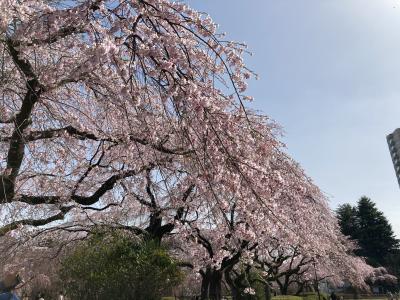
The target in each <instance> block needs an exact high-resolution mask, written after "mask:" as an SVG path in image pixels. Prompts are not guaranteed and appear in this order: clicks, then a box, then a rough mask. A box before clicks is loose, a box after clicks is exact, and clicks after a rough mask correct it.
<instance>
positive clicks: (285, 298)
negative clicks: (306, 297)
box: [272, 295, 303, 300]
mask: <svg viewBox="0 0 400 300" xmlns="http://www.w3.org/2000/svg"><path fill="white" fill-rule="evenodd" d="M272 300H303V297H299V296H289V295H281V296H274V297H272Z"/></svg>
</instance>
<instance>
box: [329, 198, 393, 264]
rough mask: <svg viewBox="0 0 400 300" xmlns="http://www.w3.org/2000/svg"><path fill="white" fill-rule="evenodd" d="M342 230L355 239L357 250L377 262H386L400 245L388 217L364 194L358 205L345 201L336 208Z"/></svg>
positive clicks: (361, 254) (360, 254) (359, 253)
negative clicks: (345, 202)
mask: <svg viewBox="0 0 400 300" xmlns="http://www.w3.org/2000/svg"><path fill="white" fill-rule="evenodd" d="M336 213H337V216H338V220H339V225H340V227H341V231H342V233H343V234H344V235H347V236H349V237H350V238H351V239H353V240H356V241H357V242H358V245H359V247H360V248H359V249H358V250H357V251H356V254H357V255H359V256H364V257H366V258H367V260H368V262H369V263H370V264H372V265H374V266H379V265H385V259H386V257H387V256H388V255H389V254H390V253H391V252H392V251H393V250H395V249H398V247H399V240H397V239H396V237H395V235H394V233H393V230H392V226H391V225H390V223H389V221H388V220H387V219H386V217H385V216H384V215H383V213H382V212H381V211H379V210H378V209H377V207H376V204H375V203H374V202H373V201H372V200H371V199H370V198H368V197H365V196H363V197H361V198H360V200H359V201H358V202H357V205H356V206H354V207H353V206H351V205H350V204H344V205H341V206H339V208H338V209H337V211H336Z"/></svg>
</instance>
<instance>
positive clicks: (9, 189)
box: [0, 40, 43, 202]
mask: <svg viewBox="0 0 400 300" xmlns="http://www.w3.org/2000/svg"><path fill="white" fill-rule="evenodd" d="M6 45H7V48H8V52H9V53H10V55H11V58H12V60H13V62H14V64H15V65H16V66H17V67H18V69H19V71H20V72H21V73H22V75H23V76H24V77H25V78H26V89H27V92H26V94H25V97H24V99H23V101H22V105H21V108H20V110H19V112H18V113H17V114H16V116H15V121H14V124H15V127H14V130H13V133H12V135H11V139H10V145H9V150H8V154H7V169H6V171H5V172H4V173H3V174H2V175H1V176H0V179H1V182H0V202H7V201H11V200H12V198H13V197H14V192H15V191H14V186H15V179H16V178H17V176H18V173H19V169H20V167H21V164H22V160H23V158H24V149H25V142H24V139H23V134H24V130H25V129H26V128H27V127H28V126H29V123H30V121H29V120H30V116H31V113H32V110H33V107H34V105H35V103H36V102H37V101H38V100H39V97H40V95H41V93H42V92H43V87H42V86H41V84H40V83H39V80H38V79H37V76H36V74H35V73H34V71H33V67H32V65H31V64H30V62H29V61H28V60H26V59H24V58H21V57H20V53H19V51H18V50H16V48H15V45H14V44H13V42H12V41H11V40H7V41H6Z"/></svg>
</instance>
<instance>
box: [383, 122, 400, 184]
mask: <svg viewBox="0 0 400 300" xmlns="http://www.w3.org/2000/svg"><path fill="white" fill-rule="evenodd" d="M386 140H387V142H388V145H389V151H390V155H391V156H392V161H393V166H394V170H395V172H396V177H397V181H398V183H399V185H400V128H397V129H396V130H395V131H393V133H391V134H389V135H388V136H387V137H386Z"/></svg>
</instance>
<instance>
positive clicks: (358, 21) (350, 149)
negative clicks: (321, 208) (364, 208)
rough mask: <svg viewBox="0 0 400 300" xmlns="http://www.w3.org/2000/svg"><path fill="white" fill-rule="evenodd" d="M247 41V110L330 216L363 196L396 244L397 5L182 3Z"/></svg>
mask: <svg viewBox="0 0 400 300" xmlns="http://www.w3.org/2000/svg"><path fill="white" fill-rule="evenodd" d="M186 2H188V3H189V5H190V6H191V7H193V8H195V9H197V10H199V11H202V12H207V13H209V14H210V15H211V17H212V18H213V20H214V21H215V22H216V23H217V24H219V31H220V32H226V33H227V37H228V38H229V39H230V40H236V41H240V42H245V43H246V44H247V45H248V47H249V50H250V51H251V52H252V53H253V55H252V56H247V57H245V62H246V65H247V66H248V67H249V68H250V69H252V70H253V71H255V72H256V73H257V74H258V75H259V79H258V80H257V81H255V80H253V81H251V82H250V85H249V90H248V94H250V95H252V96H254V98H255V100H254V102H253V103H252V104H251V105H252V106H253V108H256V109H258V110H260V111H262V112H263V113H265V114H267V115H268V116H270V117H271V118H273V119H274V120H275V121H277V122H278V123H279V124H280V125H282V126H283V129H284V137H283V141H284V142H285V143H286V145H287V152H288V153H289V154H290V155H291V156H292V157H293V158H294V159H296V160H297V161H298V162H299V163H300V164H301V165H302V167H303V168H304V169H305V171H306V172H307V174H308V175H309V176H310V177H311V178H312V179H313V180H314V182H315V183H316V184H317V185H318V186H319V187H320V188H321V190H322V191H323V192H324V193H325V194H326V195H327V196H328V198H329V201H330V205H331V207H332V209H335V208H337V206H338V205H339V204H342V203H351V204H355V203H356V202H357V200H358V199H359V198H360V197H361V196H363V195H366V196H368V197H370V198H371V199H372V200H373V201H374V202H375V203H376V204H377V207H378V209H379V210H381V211H382V212H383V213H384V215H385V216H386V217H387V218H388V220H389V222H390V223H391V224H392V226H393V229H394V232H395V234H396V235H397V237H398V238H400V188H399V185H398V183H397V180H396V177H395V172H394V168H393V165H392V161H391V158H390V154H389V150H388V146H387V143H386V135H387V134H389V133H391V132H392V131H393V130H394V129H395V128H397V127H400V0H247V1H243V0H188V1H186Z"/></svg>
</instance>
